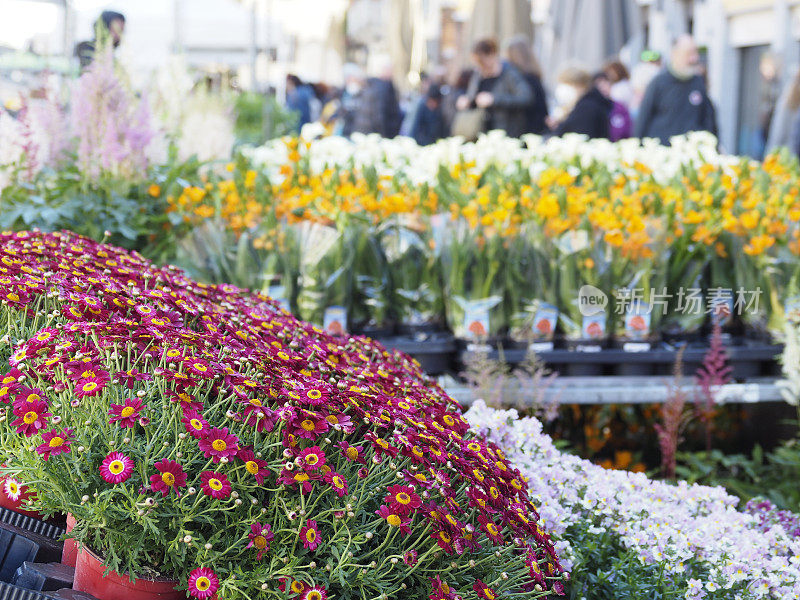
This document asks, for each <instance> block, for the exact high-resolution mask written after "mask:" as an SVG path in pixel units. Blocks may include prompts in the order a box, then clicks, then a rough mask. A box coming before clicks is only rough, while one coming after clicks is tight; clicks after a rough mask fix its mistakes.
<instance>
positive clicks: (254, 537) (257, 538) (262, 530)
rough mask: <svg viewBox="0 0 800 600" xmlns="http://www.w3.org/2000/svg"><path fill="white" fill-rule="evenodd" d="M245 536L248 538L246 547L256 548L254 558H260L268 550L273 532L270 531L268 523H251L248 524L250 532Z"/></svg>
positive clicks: (273, 535)
mask: <svg viewBox="0 0 800 600" xmlns="http://www.w3.org/2000/svg"><path fill="white" fill-rule="evenodd" d="M247 537H248V538H249V539H250V543H249V544H247V547H248V548H255V549H256V550H258V553H257V554H256V560H261V557H262V556H264V553H265V552H269V543H270V542H271V541H272V538H273V537H275V534H273V533H272V527H270V526H269V524H267V525H262V524H261V523H253V524H252V525H251V526H250V533H249V534H248V535H247Z"/></svg>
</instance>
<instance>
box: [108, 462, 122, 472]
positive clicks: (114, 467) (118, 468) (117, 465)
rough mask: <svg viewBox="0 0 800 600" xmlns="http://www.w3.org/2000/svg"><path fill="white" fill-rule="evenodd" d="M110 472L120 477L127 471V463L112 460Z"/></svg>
mask: <svg viewBox="0 0 800 600" xmlns="http://www.w3.org/2000/svg"><path fill="white" fill-rule="evenodd" d="M108 470H109V471H111V472H112V473H113V474H114V475H119V474H120V473H122V472H123V471H124V470H125V463H124V462H122V461H121V460H112V461H111V463H110V464H109V465H108Z"/></svg>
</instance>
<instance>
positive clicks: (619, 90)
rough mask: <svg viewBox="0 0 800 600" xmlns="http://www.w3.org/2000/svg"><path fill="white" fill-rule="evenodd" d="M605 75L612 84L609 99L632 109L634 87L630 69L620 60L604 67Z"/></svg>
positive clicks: (610, 62) (612, 61) (608, 63)
mask: <svg viewBox="0 0 800 600" xmlns="http://www.w3.org/2000/svg"><path fill="white" fill-rule="evenodd" d="M603 73H604V74H605V76H606V78H607V79H608V82H609V83H610V84H611V94H610V96H609V97H610V98H611V99H612V100H613V101H614V102H619V103H620V104H624V105H625V108H628V107H630V105H631V101H632V100H633V85H631V74H630V72H629V71H628V67H626V66H625V65H624V64H623V63H622V62H621V61H619V60H611V61H609V62H607V63H606V64H605V66H604V67H603Z"/></svg>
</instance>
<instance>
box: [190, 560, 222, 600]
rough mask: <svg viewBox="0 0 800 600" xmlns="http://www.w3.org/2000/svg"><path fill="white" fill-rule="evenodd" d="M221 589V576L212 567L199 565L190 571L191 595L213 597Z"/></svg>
mask: <svg viewBox="0 0 800 600" xmlns="http://www.w3.org/2000/svg"><path fill="white" fill-rule="evenodd" d="M218 589H219V578H218V577H217V575H216V574H215V573H214V571H212V570H211V569H208V568H206V567H199V568H197V569H195V570H194V571H192V572H191V573H189V590H188V591H189V595H190V596H191V597H192V598H198V599H199V600H205V599H206V598H213V597H214V594H216V593H217V590H218Z"/></svg>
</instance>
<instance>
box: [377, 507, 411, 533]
mask: <svg viewBox="0 0 800 600" xmlns="http://www.w3.org/2000/svg"><path fill="white" fill-rule="evenodd" d="M375 514H376V515H378V516H379V517H383V518H384V519H386V522H387V523H388V524H389V525H391V526H392V527H397V528H399V529H400V533H402V534H403V535H408V534H409V533H411V527H410V525H411V519H409V518H407V517H406V516H404V515H401V514H400V513H399V512H398V511H396V510H392V509H391V508H389V507H388V506H386V505H385V504H384V505H381V507H380V508H379V509H378V510H376V511H375Z"/></svg>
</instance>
